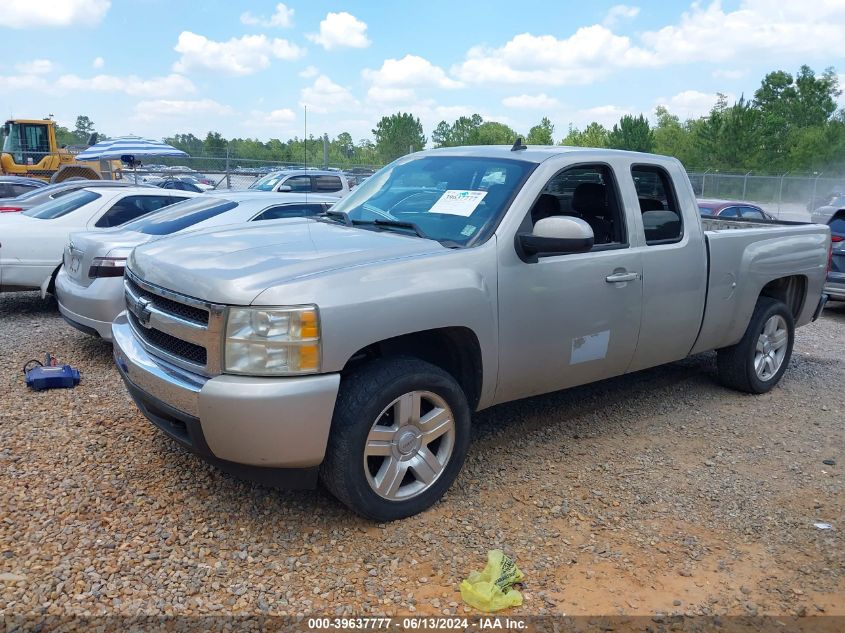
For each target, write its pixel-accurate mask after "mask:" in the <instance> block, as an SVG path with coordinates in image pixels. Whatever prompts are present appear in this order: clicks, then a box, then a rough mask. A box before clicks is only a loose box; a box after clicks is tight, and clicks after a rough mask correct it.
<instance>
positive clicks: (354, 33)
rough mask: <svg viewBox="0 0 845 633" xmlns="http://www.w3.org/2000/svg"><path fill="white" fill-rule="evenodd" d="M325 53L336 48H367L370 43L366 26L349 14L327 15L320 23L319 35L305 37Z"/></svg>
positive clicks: (343, 12) (311, 34) (310, 34)
mask: <svg viewBox="0 0 845 633" xmlns="http://www.w3.org/2000/svg"><path fill="white" fill-rule="evenodd" d="M306 37H307V38H308V39H309V40H311V41H312V42H314V43H316V44H319V45H320V46H322V47H323V48H325V49H326V50H327V51H330V50H333V49H336V48H367V47H368V46H369V45H370V44H371V43H372V42H370V39H369V38H368V37H367V24H366V22H362V21H361V20H359V19H358V18H356V17H355V16H354V15H352V14H351V13H347V12H346V11H341V12H340V13H328V14H327V15H326V18H325V19H324V20H322V21H321V22H320V32H319V33H309V34H308V35H307V36H306Z"/></svg>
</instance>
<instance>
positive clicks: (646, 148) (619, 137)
mask: <svg viewBox="0 0 845 633" xmlns="http://www.w3.org/2000/svg"><path fill="white" fill-rule="evenodd" d="M607 143H608V146H609V147H613V148H616V149H627V150H631V151H634V152H651V151H653V150H654V134H653V133H652V131H651V126H650V125H649V124H648V120H646V118H645V117H644V116H643V115H642V114H640V115H639V116H636V117H635V116H632V115H630V114H626V115H625V116H623V117H622V118H621V119H620V120H619V123H616V124H614V126H613V129H612V130H611V131H610V133H609V134H608V135H607Z"/></svg>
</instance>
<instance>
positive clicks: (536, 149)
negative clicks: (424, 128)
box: [418, 145, 677, 163]
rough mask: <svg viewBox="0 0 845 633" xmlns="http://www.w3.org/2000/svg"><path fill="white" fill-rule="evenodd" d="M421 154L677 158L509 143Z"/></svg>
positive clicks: (536, 158)
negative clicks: (515, 147) (513, 146)
mask: <svg viewBox="0 0 845 633" xmlns="http://www.w3.org/2000/svg"><path fill="white" fill-rule="evenodd" d="M418 153H419V154H445V155H448V156H479V157H484V158H514V159H517V160H525V161H528V162H532V163H542V162H543V161H544V160H548V159H549V158H552V157H553V156H563V155H573V154H584V155H585V156H586V155H590V156H593V157H595V156H602V155H603V156H626V157H628V158H639V159H641V160H649V161H652V162H653V161H665V162H676V161H677V159H676V158H672V157H671V156H663V155H660V154H646V153H644V152H630V151H628V150H622V149H607V148H604V147H572V146H569V145H530V146H528V147H527V148H526V149H521V150H516V151H513V150H512V149H511V147H510V146H509V145H469V146H465V147H438V148H437V149H429V150H424V151H422V152H418Z"/></svg>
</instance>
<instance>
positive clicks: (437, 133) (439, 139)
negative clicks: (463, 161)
mask: <svg viewBox="0 0 845 633" xmlns="http://www.w3.org/2000/svg"><path fill="white" fill-rule="evenodd" d="M451 132H452V126H451V125H449V124H448V123H446V121H441V122H440V123H438V124H437V127H436V128H434V132H432V133H431V142H432V143H433V144H434V146H435V147H448V146H449V145H448V144H449V135H450V133H451Z"/></svg>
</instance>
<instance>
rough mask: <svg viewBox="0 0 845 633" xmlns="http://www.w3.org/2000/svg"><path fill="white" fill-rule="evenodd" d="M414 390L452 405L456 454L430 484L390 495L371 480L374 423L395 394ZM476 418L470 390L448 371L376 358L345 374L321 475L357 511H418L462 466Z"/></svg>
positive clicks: (374, 515) (374, 516)
mask: <svg viewBox="0 0 845 633" xmlns="http://www.w3.org/2000/svg"><path fill="white" fill-rule="evenodd" d="M413 391H426V392H430V393H432V394H435V395H436V396H438V397H439V398H441V399H442V400H443V401H445V403H446V404H447V405H448V407H449V409H451V411H452V420H453V421H454V436H453V442H452V448H451V454H450V456H449V457H448V460H444V462H445V467H444V468H443V470H442V472H441V473H440V475H439V476H438V477H437V478H436V479H434V481H433V482H431V483H430V485H429V487H428V488H427V489H425V490H423V491H422V492H419V493H418V494H416V496H412V497H410V498H408V499H402V500H389V499H386V498H383V497H382V496H380V495H379V494H377V493H376V491H375V490H374V489H373V487H372V486H371V485H370V483H369V481H368V476H367V474H366V472H365V458H364V450H365V446H366V443H367V437H368V435H369V433H370V430H371V427H372V426H373V424H375V422H376V420H379V419H381V414H382V412H384V411H385V410H386V409H387V408H388V406H389V405H390V404H391V403H392V402H394V400H396V399H397V398H399V397H400V396H402V395H403V394H408V393H411V392H413ZM470 421H471V414H470V410H469V405H468V404H467V400H466V396H465V395H464V392H463V390H462V389H461V387H460V385H458V383H457V382H456V381H455V379H454V378H453V377H452V376H451V375H449V374H448V373H447V372H445V371H443V370H442V369H440V368H439V367H437V366H435V365H432V364H430V363H426V362H424V361H421V360H418V359H416V358H405V357H398V358H388V359H378V360H375V361H373V362H371V363H368V364H367V365H364V366H362V367H361V368H360V369H358V370H356V371H355V372H353V373H352V374H350V375H348V376H344V377H343V378H342V379H341V384H340V392H339V394H338V398H337V403H336V404H335V411H334V417H333V419H332V429H331V434H330V435H329V442H328V446H327V448H326V458H325V460H324V461H323V464H322V465H321V467H320V480H321V481H322V483H323V485H324V486H325V487H326V488H328V490H329V491H330V492H331V493H332V494H333V495H334V496H335V497H337V499H338V500H340V501H341V502H342V503H344V504H345V505H346V506H347V507H349V508H350V509H351V510H352V511H354V512H356V513H358V514H360V515H361V516H364V517H366V518H368V519H371V520H373V521H394V520H396V519H402V518H405V517H408V516H411V515H414V514H417V513H419V512H422V511H423V510H425V509H426V508H428V507H430V506H431V505H433V504H434V503H435V502H437V500H439V499H440V497H442V496H443V494H444V493H445V492H446V490H448V489H449V486H451V485H452V482H453V481H454V480H455V478H456V477H457V475H458V473H459V472H460V470H461V467H462V466H463V463H464V459H465V458H466V453H467V450H468V448H469V439H470ZM409 472H410V471H409ZM401 481H404V479H402V480H401Z"/></svg>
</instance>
